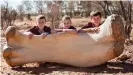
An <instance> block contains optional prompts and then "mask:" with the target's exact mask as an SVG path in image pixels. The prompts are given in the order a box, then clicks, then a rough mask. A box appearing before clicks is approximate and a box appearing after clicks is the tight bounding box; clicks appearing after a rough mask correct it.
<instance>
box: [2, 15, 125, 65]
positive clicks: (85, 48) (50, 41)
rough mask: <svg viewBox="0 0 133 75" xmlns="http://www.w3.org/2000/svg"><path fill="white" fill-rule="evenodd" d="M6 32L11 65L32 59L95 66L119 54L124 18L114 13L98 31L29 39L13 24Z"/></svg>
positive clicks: (7, 52) (7, 58)
mask: <svg viewBox="0 0 133 75" xmlns="http://www.w3.org/2000/svg"><path fill="white" fill-rule="evenodd" d="M5 34H6V40H7V44H6V45H5V46H4V51H3V57H4V59H5V60H6V62H7V64H8V65H10V66H12V67H14V66H18V65H23V64H26V63H32V62H56V63H64V64H68V65H73V66H77V67H91V66H96V65H100V64H103V63H105V62H107V61H109V60H111V59H113V58H115V57H117V56H119V55H120V54H121V53H122V52H123V49H124V41H125V35H124V26H123V22H122V19H121V18H120V16H118V15H115V14H113V15H111V16H109V17H108V18H107V19H106V20H105V22H104V23H103V24H102V25H101V26H100V32H99V33H78V34H71V33H67V32H62V33H54V34H50V35H48V36H46V37H45V38H44V39H42V38H41V36H40V35H38V36H37V35H35V36H34V37H33V38H32V39H28V36H27V34H24V33H21V32H19V31H17V30H16V28H15V27H12V26H10V27H8V28H7V30H6V32H5Z"/></svg>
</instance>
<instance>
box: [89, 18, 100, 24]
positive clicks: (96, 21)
mask: <svg viewBox="0 0 133 75" xmlns="http://www.w3.org/2000/svg"><path fill="white" fill-rule="evenodd" d="M91 21H92V22H93V23H95V24H100V21H101V17H100V16H92V17H91Z"/></svg>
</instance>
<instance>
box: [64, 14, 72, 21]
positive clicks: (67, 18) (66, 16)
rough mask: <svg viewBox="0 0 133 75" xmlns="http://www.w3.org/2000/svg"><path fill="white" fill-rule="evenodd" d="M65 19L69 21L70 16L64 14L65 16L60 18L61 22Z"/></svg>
mask: <svg viewBox="0 0 133 75" xmlns="http://www.w3.org/2000/svg"><path fill="white" fill-rule="evenodd" d="M65 20H70V22H71V17H70V16H68V15H65V16H63V18H62V22H63V21H65Z"/></svg>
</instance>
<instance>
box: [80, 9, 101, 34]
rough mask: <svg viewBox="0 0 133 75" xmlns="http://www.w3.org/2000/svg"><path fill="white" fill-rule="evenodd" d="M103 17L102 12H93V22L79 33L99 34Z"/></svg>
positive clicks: (91, 14)
mask: <svg viewBox="0 0 133 75" xmlns="http://www.w3.org/2000/svg"><path fill="white" fill-rule="evenodd" d="M101 16H102V15H101V12H100V11H97V10H95V11H92V12H91V13H90V18H91V22H88V24H87V25H85V26H83V27H82V28H81V29H80V30H79V31H78V32H98V31H99V26H100V22H101Z"/></svg>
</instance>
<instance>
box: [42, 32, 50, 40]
mask: <svg viewBox="0 0 133 75" xmlns="http://www.w3.org/2000/svg"><path fill="white" fill-rule="evenodd" d="M48 34H49V33H47V32H44V33H42V34H41V36H42V38H43V39H44V38H45V37H46V36H47V35H48Z"/></svg>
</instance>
